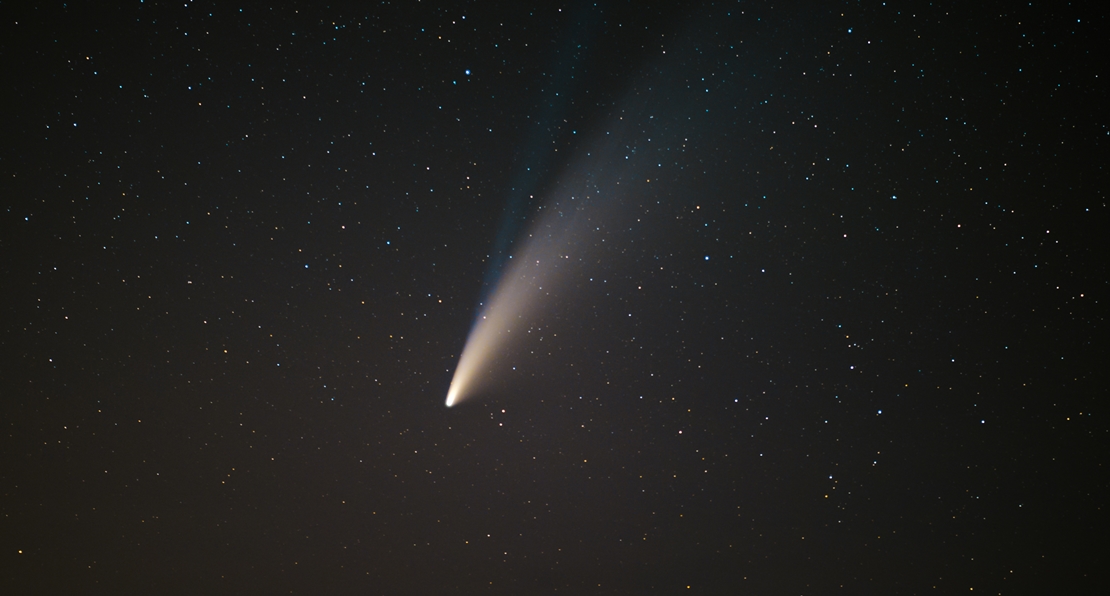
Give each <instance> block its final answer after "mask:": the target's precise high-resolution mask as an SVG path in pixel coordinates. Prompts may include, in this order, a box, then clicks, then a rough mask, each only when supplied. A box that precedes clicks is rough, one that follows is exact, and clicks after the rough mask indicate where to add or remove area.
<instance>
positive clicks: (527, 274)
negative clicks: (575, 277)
mask: <svg viewBox="0 0 1110 596" xmlns="http://www.w3.org/2000/svg"><path fill="white" fill-rule="evenodd" d="M591 198H592V197H590V196H589V195H586V196H583V197H576V196H571V197H569V199H567V200H565V201H561V202H554V203H553V204H551V205H548V206H546V207H545V208H544V209H541V212H543V215H542V217H540V218H539V220H538V222H537V224H536V226H535V227H534V229H533V232H532V233H530V234H528V235H527V237H526V238H525V239H524V245H523V250H522V251H521V253H520V254H516V255H513V256H511V257H509V260H508V262H509V264H508V266H507V267H506V268H505V270H504V273H503V275H502V276H501V280H500V283H499V284H498V285H497V288H496V289H495V290H494V292H493V294H492V295H491V297H490V299H489V300H488V302H487V303H486V304H484V305H483V306H482V308H481V310H480V314H479V316H478V318H477V320H476V321H475V323H474V326H473V327H472V328H471V330H470V334H469V335H468V336H467V339H466V344H465V345H464V346H463V351H462V354H461V355H460V356H459V363H458V365H457V366H456V367H455V374H454V376H453V377H452V379H451V385H450V387H449V388H448V390H447V402H446V403H447V406H448V407H451V406H454V405H455V404H457V403H459V402H460V401H462V400H464V399H466V398H467V397H470V396H472V395H473V394H474V393H476V392H478V391H480V390H481V389H483V388H485V387H486V386H487V383H488V381H489V378H490V377H491V376H492V372H493V371H492V369H491V368H492V366H493V364H494V363H495V362H496V360H497V359H498V358H499V357H500V356H503V355H504V354H506V353H507V352H508V351H509V350H511V349H512V348H513V347H514V346H515V345H516V344H517V341H518V338H519V339H523V337H524V336H525V335H526V333H524V329H525V328H526V327H527V326H528V325H529V324H530V323H531V322H532V321H534V319H533V315H534V314H535V312H536V309H537V308H540V307H541V306H542V305H544V304H546V303H549V302H550V300H551V298H550V297H551V293H552V289H553V287H554V286H556V285H557V284H558V283H559V281H560V279H561V278H562V277H564V276H565V274H566V273H568V272H569V271H571V270H572V269H574V268H575V266H576V265H578V264H579V263H580V261H581V259H580V257H577V256H576V255H575V253H578V252H580V249H579V248H578V246H577V244H578V232H579V228H581V226H580V225H578V223H579V221H580V220H581V219H583V218H584V217H585V215H584V213H585V211H586V208H587V206H588V205H589V204H590V202H591ZM514 332H515V333H514Z"/></svg>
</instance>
